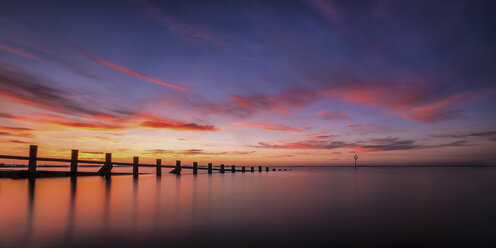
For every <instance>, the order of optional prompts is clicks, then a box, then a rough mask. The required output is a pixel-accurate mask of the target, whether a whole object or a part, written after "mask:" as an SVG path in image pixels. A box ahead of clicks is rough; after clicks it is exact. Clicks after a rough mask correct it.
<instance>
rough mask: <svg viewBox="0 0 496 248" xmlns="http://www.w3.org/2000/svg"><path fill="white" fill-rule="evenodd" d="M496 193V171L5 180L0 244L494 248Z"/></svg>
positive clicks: (299, 172) (392, 170) (2, 183)
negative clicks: (467, 247)
mask: <svg viewBox="0 0 496 248" xmlns="http://www.w3.org/2000/svg"><path fill="white" fill-rule="evenodd" d="M148 169H150V172H151V171H153V170H152V168H148ZM119 170H130V168H126V169H122V168H119ZM495 196H496V168H397V167H396V168H358V169H357V170H355V169H353V168H318V169H310V168H306V169H295V170H293V171H287V172H284V171H282V172H279V171H278V172H272V171H271V172H262V173H259V172H255V173H250V172H247V173H235V174H231V173H226V174H218V173H214V174H212V175H208V174H205V173H204V172H203V171H200V174H198V175H197V176H193V175H191V174H188V172H186V173H184V174H183V175H182V176H179V177H178V176H175V175H172V174H168V173H166V170H164V174H163V176H162V177H156V176H155V175H153V174H150V175H141V176H140V177H139V178H138V179H137V180H136V179H133V177H132V176H113V177H112V178H111V179H110V180H107V179H105V178H102V177H79V178H77V181H76V180H72V181H71V179H70V178H45V179H37V180H35V181H28V180H11V179H0V247H70V246H72V247H88V246H97V247H98V246H106V247H133V246H150V247H154V246H156V247H158V246H169V247H188V246H195V247H213V246H215V247H254V246H256V247H317V246H322V247H324V246H329V245H338V246H340V247H342V246H362V247H371V246H391V247H393V246H394V247H397V246H402V247H405V246H438V247H442V246H470V247H474V246H493V247H494V246H496V214H495V213H494V212H495V211H496V197H495Z"/></svg>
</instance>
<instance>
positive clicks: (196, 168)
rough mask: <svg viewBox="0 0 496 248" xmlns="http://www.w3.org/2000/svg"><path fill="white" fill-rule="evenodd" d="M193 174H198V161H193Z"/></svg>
mask: <svg viewBox="0 0 496 248" xmlns="http://www.w3.org/2000/svg"><path fill="white" fill-rule="evenodd" d="M193 174H198V162H193Z"/></svg>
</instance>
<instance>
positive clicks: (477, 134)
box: [432, 131, 496, 139]
mask: <svg viewBox="0 0 496 248" xmlns="http://www.w3.org/2000/svg"><path fill="white" fill-rule="evenodd" d="M432 137H437V138H468V137H483V138H490V139H492V138H496V131H485V132H473V133H463V134H439V135H433V136H432Z"/></svg>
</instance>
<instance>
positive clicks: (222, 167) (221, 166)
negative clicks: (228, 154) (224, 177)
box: [220, 164, 225, 173]
mask: <svg viewBox="0 0 496 248" xmlns="http://www.w3.org/2000/svg"><path fill="white" fill-rule="evenodd" d="M224 171H225V170H224V164H221V165H220V173H224Z"/></svg>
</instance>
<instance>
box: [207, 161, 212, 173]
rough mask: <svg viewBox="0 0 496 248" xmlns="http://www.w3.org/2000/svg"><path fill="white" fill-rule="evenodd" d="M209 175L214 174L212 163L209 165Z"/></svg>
mask: <svg viewBox="0 0 496 248" xmlns="http://www.w3.org/2000/svg"><path fill="white" fill-rule="evenodd" d="M208 174H212V163H208Z"/></svg>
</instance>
